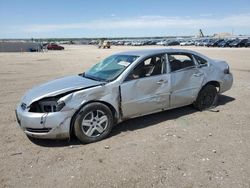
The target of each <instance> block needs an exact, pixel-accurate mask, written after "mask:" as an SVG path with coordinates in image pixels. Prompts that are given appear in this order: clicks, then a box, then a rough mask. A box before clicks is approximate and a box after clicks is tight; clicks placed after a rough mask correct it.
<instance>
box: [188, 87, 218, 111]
mask: <svg viewBox="0 0 250 188" xmlns="http://www.w3.org/2000/svg"><path fill="white" fill-rule="evenodd" d="M217 99H218V91H217V89H216V87H215V86H213V85H206V86H205V87H203V88H202V89H201V90H200V92H199V94H198V97H197V98H196V101H195V102H194V104H193V105H194V107H195V108H197V109H198V110H200V111H202V110H206V109H209V108H212V107H214V106H216V103H217Z"/></svg>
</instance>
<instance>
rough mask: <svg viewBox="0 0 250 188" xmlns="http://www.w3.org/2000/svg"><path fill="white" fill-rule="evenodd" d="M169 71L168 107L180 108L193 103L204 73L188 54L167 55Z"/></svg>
mask: <svg viewBox="0 0 250 188" xmlns="http://www.w3.org/2000/svg"><path fill="white" fill-rule="evenodd" d="M168 61H169V66H170V69H171V72H170V75H171V96H170V107H171V108H175V107H180V106H184V105H188V104H191V103H193V102H194V101H195V99H196V96H197V94H198V92H199V91H200V88H201V85H202V83H203V79H204V73H203V71H202V70H201V69H199V68H198V67H197V65H196V63H195V60H194V57H193V56H192V54H189V53H168Z"/></svg>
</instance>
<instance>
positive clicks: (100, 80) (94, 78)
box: [82, 73, 106, 82]
mask: <svg viewBox="0 0 250 188" xmlns="http://www.w3.org/2000/svg"><path fill="white" fill-rule="evenodd" d="M82 76H83V77H85V78H88V79H91V80H95V81H99V82H106V80H104V79H100V78H96V77H92V76H86V74H85V73H83V74H82Z"/></svg>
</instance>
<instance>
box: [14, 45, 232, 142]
mask: <svg viewBox="0 0 250 188" xmlns="http://www.w3.org/2000/svg"><path fill="white" fill-rule="evenodd" d="M232 84H233V75H232V74H231V72H230V69H229V65H228V64H227V63H226V62H225V61H223V60H214V59H211V58H208V57H206V56H204V55H202V54H200V53H197V52H194V51H191V50H182V49H151V50H139V51H129V52H121V53H118V54H115V55H112V56H110V57H108V58H106V59H104V60H103V61H101V62H100V63H98V64H96V65H94V66H93V67H92V68H90V69H89V70H87V71H86V72H84V73H82V74H79V75H74V76H68V77H64V78H61V79H57V80H54V81H51V82H48V83H45V84H42V85H39V86H37V87H34V88H33V89H31V90H29V91H28V92H27V93H26V94H25V95H24V97H22V99H21V102H20V103H19V104H18V105H17V109H16V117H17V122H18V123H19V125H20V128H21V129H22V130H23V131H24V132H25V134H27V135H28V136H30V137H35V138H51V139H57V138H68V137H70V135H72V134H75V135H76V137H77V138H78V139H79V140H80V141H81V142H83V143H91V142H96V141H99V140H101V139H104V138H105V137H107V136H108V135H109V133H110V132H111V129H112V127H113V126H114V125H115V124H117V123H120V122H122V121H124V120H126V119H129V118H134V117H138V116H142V115H146V114H151V113H155V112H159V111H163V110H168V109H173V108H178V107H182V106H186V105H190V104H193V105H194V107H195V108H197V109H198V110H205V109H208V108H211V107H213V106H214V105H216V101H217V98H218V94H220V93H223V92H225V91H227V90H229V89H230V88H231V86H232Z"/></svg>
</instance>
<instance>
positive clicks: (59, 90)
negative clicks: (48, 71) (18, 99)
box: [22, 75, 102, 106]
mask: <svg viewBox="0 0 250 188" xmlns="http://www.w3.org/2000/svg"><path fill="white" fill-rule="evenodd" d="M100 84H102V82H99V81H95V80H90V79H88V78H85V77H82V76H78V75H75V76H68V77H64V78H60V79H56V80H53V81H50V82H47V83H44V84H42V85H39V86H36V87H34V88H32V89H31V90H29V91H28V92H27V93H26V94H25V95H24V97H23V98H22V102H23V103H25V104H26V105H27V106H29V105H30V104H32V103H33V102H35V101H38V100H40V99H42V98H45V97H53V96H57V95H60V94H63V93H66V92H70V91H73V90H78V89H84V88H88V87H93V86H98V85H100Z"/></svg>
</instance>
